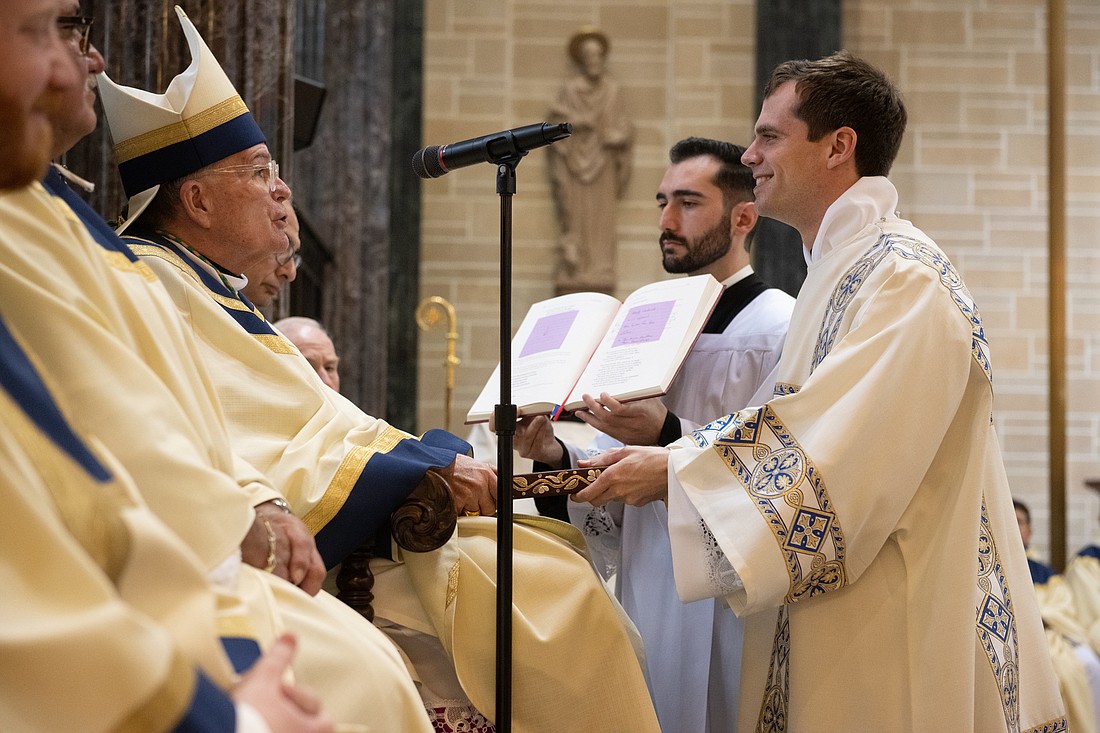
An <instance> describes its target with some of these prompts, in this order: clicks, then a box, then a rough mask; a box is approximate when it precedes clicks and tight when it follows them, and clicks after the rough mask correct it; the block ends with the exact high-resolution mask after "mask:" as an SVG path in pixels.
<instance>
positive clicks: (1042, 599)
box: [1012, 499, 1100, 733]
mask: <svg viewBox="0 0 1100 733" xmlns="http://www.w3.org/2000/svg"><path fill="white" fill-rule="evenodd" d="M1012 506H1013V507H1014V508H1015V510H1016V522H1017V523H1018V524H1019V526H1020V539H1021V540H1023V543H1024V550H1026V551H1027V553H1028V555H1027V565H1028V569H1030V570H1031V580H1032V582H1033V583H1035V596H1036V598H1037V599H1038V601H1039V613H1040V615H1041V616H1042V617H1043V626H1044V627H1045V628H1046V633H1047V644H1048V646H1049V647H1050V660H1051V662H1052V663H1053V664H1054V673H1055V674H1056V675H1057V676H1058V690H1059V692H1061V693H1062V701H1063V702H1065V704H1066V718H1067V719H1068V721H1069V730H1071V731H1076V732H1077V733H1096V731H1097V730H1100V658H1097V656H1096V653H1095V652H1094V651H1093V650H1092V647H1090V646H1089V644H1088V635H1087V634H1086V633H1085V630H1084V629H1083V628H1082V627H1081V624H1080V621H1079V620H1078V618H1077V612H1076V610H1075V608H1074V604H1073V592H1072V591H1071V590H1070V589H1069V587H1068V586H1067V585H1066V583H1065V580H1064V578H1062V576H1060V575H1058V574H1057V573H1055V572H1054V568H1052V567H1050V566H1049V565H1047V564H1046V563H1043V562H1040V561H1039V560H1036V559H1035V558H1034V557H1032V556H1031V550H1030V548H1031V534H1032V527H1031V509H1029V508H1028V506H1027V504H1025V503H1024V502H1022V501H1020V500H1018V499H1013V500H1012Z"/></svg>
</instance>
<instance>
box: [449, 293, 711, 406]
mask: <svg viewBox="0 0 1100 733" xmlns="http://www.w3.org/2000/svg"><path fill="white" fill-rule="evenodd" d="M721 295H722V285H721V283H719V282H718V281H717V280H715V279H714V278H713V277H711V276H710V275H696V276H694V277H687V278H679V279H674V280H661V281H658V282H655V283H650V284H649V285H646V286H644V287H641V288H638V289H637V290H635V291H634V292H633V293H631V294H630V296H629V297H628V298H627V299H626V300H624V301H623V302H621V303H620V302H619V301H618V300H616V299H615V298H613V297H611V296H610V295H604V294H602V293H571V294H569V295H561V296H558V297H557V298H551V299H550V300H543V301H540V302H538V303H535V304H534V305H533V306H531V310H529V311H528V312H527V315H526V316H525V317H524V319H523V323H521V324H520V326H519V330H518V331H516V335H515V337H513V339H512V402H513V403H514V404H515V405H517V406H518V407H519V414H520V415H540V414H556V413H559V412H573V411H574V410H578V409H583V408H584V407H585V404H584V400H583V399H581V395H584V394H589V395H592V396H593V397H597V398H598V397H599V395H600V394H601V393H603V392H607V393H608V394H610V395H611V396H612V397H614V398H615V399H617V400H622V401H628V400H638V399H643V398H646V397H659V396H661V395H663V394H664V393H665V392H667V391H668V387H669V385H670V384H671V383H672V380H673V379H675V377H676V373H677V372H678V371H679V370H680V365H681V364H683V362H684V359H686V358H687V355H688V352H689V351H690V350H691V347H692V344H694V343H695V339H696V338H697V337H698V336H699V332H700V331H702V330H703V326H704V324H705V323H706V321H707V318H708V317H709V316H710V312H711V311H712V310H713V309H714V306H715V304H716V303H717V302H718V298H719V297H721ZM498 402H500V365H499V364H498V365H497V368H496V370H495V371H494V372H493V375H492V376H491V377H490V378H489V381H488V383H487V384H486V385H485V388H484V389H483V390H481V394H480V395H478V398H477V400H476V401H475V402H474V404H473V407H471V408H470V411H469V412H468V413H467V415H466V422H467V423H478V422H486V421H487V420H488V419H489V417H490V416H491V415H492V413H493V407H494V406H495V405H496V404H497V403H498Z"/></svg>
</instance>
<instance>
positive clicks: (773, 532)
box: [669, 178, 1065, 731]
mask: <svg viewBox="0 0 1100 733" xmlns="http://www.w3.org/2000/svg"><path fill="white" fill-rule="evenodd" d="M896 204H897V192H896V191H895V190H894V187H893V186H892V185H891V184H890V183H889V181H887V180H886V179H885V178H863V179H861V180H860V181H859V182H857V183H856V184H855V185H854V186H853V187H852V188H851V189H849V191H848V192H846V193H845V194H844V196H842V197H841V198H840V199H838V200H837V201H836V202H834V204H833V206H832V207H831V208H830V209H829V211H828V212H827V213H826V216H825V218H824V220H823V222H822V226H821V230H820V233H819V235H818V238H817V240H816V241H815V242H814V244H813V246H812V248H811V250H810V252H811V253H812V255H811V256H809V257H808V259H809V260H810V261H809V268H808V274H807V279H806V282H805V284H804V285H803V287H802V290H801V292H800V294H799V298H798V301H797V303H796V305H795V312H794V315H793V317H792V320H791V328H790V332H789V334H788V337H787V342H786V344H785V346H784V352H783V357H782V359H781V361H780V365H779V371H778V381H777V383H776V385H775V390H774V394H775V397H774V398H773V399H772V400H771V401H769V402H767V403H766V404H764V405H762V406H759V407H752V408H747V409H745V410H742V411H740V412H738V413H734V414H731V415H728V416H726V417H724V418H721V419H719V420H716V421H715V422H713V423H711V424H710V425H708V426H706V427H704V428H702V429H700V430H698V431H696V432H695V433H693V434H692V435H691V436H688V437H685V438H683V439H682V440H680V441H678V442H677V443H676V444H674V445H673V447H672V452H671V455H670V463H669V473H670V481H669V512H670V533H671V537H672V550H673V558H674V564H675V576H676V584H677V589H678V591H679V594H680V596H681V597H682V598H683V599H684V600H685V601H691V600H695V599H698V598H705V597H713V596H722V597H724V598H725V599H726V601H727V603H729V605H730V607H731V608H733V610H734V611H735V612H736V613H737V614H738V615H739V616H740V617H742V618H743V619H744V620H745V641H744V652H743V653H744V664H743V666H742V679H741V704H740V711H739V725H738V730H740V731H805V730H863V729H876V730H889V731H918V730H922V731H923V730H952V731H956V730H959V731H961V730H969V731H1031V730H1043V731H1059V730H1065V719H1064V712H1063V709H1062V704H1061V702H1060V700H1059V698H1058V691H1057V687H1056V682H1055V679H1054V676H1053V673H1052V670H1051V665H1050V659H1049V656H1048V654H1047V652H1046V644H1045V639H1044V637H1043V630H1042V625H1041V622H1040V619H1039V614H1038V609H1037V606H1036V602H1035V596H1034V591H1033V590H1032V586H1031V580H1030V576H1029V574H1028V570H1027V564H1026V559H1025V557H1024V551H1023V546H1022V544H1021V541H1020V537H1019V532H1018V530H1017V526H1016V520H1015V515H1014V511H1013V508H1012V504H1011V497H1010V496H1009V489H1008V482H1007V479H1006V476H1005V473H1004V467H1003V464H1002V461H1001V456H1000V450H999V447H998V443H997V437H996V435H995V433H994V430H993V425H992V420H991V417H992V414H991V410H992V397H993V394H992V372H991V367H990V362H989V350H988V343H987V341H986V335H985V331H984V329H983V326H982V322H981V318H980V316H979V314H978V311H977V308H976V307H975V305H974V301H973V299H972V298H971V296H970V293H969V292H968V291H967V289H966V287H965V285H964V284H963V283H962V281H961V279H960V278H959V276H958V274H957V273H956V271H955V269H954V267H953V266H952V265H951V263H950V262H949V261H948V259H947V257H946V256H945V255H944V254H943V253H942V252H941V251H940V250H939V248H938V247H936V245H935V244H934V243H932V241H931V240H930V239H929V238H928V237H927V236H926V235H925V234H924V233H923V232H921V231H920V230H918V229H916V228H915V227H913V226H912V225H911V224H910V223H909V222H906V221H903V220H901V219H898V218H896V217H895V215H894V213H893V212H894V208H895V207H896Z"/></svg>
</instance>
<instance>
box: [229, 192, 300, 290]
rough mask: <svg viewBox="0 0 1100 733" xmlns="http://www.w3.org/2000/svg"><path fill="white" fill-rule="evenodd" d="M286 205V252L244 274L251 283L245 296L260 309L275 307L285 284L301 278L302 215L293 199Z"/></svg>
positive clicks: (264, 260) (246, 270) (252, 266)
mask: <svg viewBox="0 0 1100 733" xmlns="http://www.w3.org/2000/svg"><path fill="white" fill-rule="evenodd" d="M283 206H284V207H286V238H287V241H288V243H287V247H286V249H285V250H284V251H282V252H276V253H275V254H274V255H272V256H271V257H269V258H262V259H260V260H258V261H256V262H255V263H253V264H252V265H251V266H249V267H248V268H246V269H245V270H244V271H243V273H242V274H243V275H244V277H245V279H246V280H247V281H248V282H247V283H246V284H245V285H244V287H242V288H241V293H243V294H244V296H245V297H246V298H248V299H249V300H250V301H252V304H253V305H255V306H256V307H257V308H266V307H268V306H269V305H271V303H272V301H274V300H275V296H277V295H278V294H279V292H280V291H281V290H282V289H283V285H285V284H287V283H292V282H294V278H296V277H297V276H298V266H299V265H301V264H302V255H301V254H300V251H301V249H302V238H301V236H300V235H299V231H298V230H299V226H300V225H299V223H298V213H297V212H296V211H294V205H293V204H291V203H290V199H287V200H286V201H284V202H283Z"/></svg>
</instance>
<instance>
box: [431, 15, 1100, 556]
mask: <svg viewBox="0 0 1100 733" xmlns="http://www.w3.org/2000/svg"><path fill="white" fill-rule="evenodd" d="M754 5H755V3H754V0H725V1H719V0H711V1H710V2H704V1H699V2H691V1H684V0H618V1H617V2H616V1H610V2H609V1H605V0H558V1H557V2H554V3H548V2H534V1H532V0H459V1H458V2H452V1H451V0H428V1H427V18H426V38H425V75H426V79H425V123H424V140H425V141H426V142H430V143H435V144H441V143H445V142H451V141H455V140H461V139H465V138H468V137H472V136H474V135H478V134H483V133H487V132H492V131H495V130H499V129H505V128H508V127H512V126H516V125H520V124H526V123H528V122H535V121H540V120H542V119H543V118H544V116H545V113H546V109H547V107H548V105H549V103H550V101H551V100H552V99H553V98H554V95H555V94H556V92H557V89H558V87H559V85H560V84H561V82H562V81H563V80H564V79H565V78H567V76H569V75H570V73H571V68H570V64H569V60H568V56H567V54H566V51H565V44H566V42H567V40H568V38H569V36H570V35H571V34H572V32H573V31H574V30H576V28H577V27H579V26H580V25H582V24H593V25H596V26H598V27H600V28H601V29H603V30H604V31H605V32H606V33H607V34H608V35H609V36H610V37H611V41H612V49H611V54H610V63H609V69H610V73H611V74H613V75H614V76H615V77H616V78H617V79H618V80H619V82H620V83H621V85H622V87H623V89H624V92H625V100H626V106H627V110H628V114H629V115H630V117H631V118H632V120H633V121H634V124H635V126H636V128H637V139H636V143H635V165H634V176H633V179H632V182H631V186H630V189H629V191H628V192H627V195H626V197H625V198H624V200H623V201H621V202H620V204H619V207H618V232H619V258H618V268H619V280H620V291H621V293H620V294H626V293H628V292H630V291H631V290H633V289H634V288H635V287H638V286H639V285H642V284H644V283H646V282H649V281H652V280H655V279H658V278H660V277H663V276H664V275H663V272H662V271H661V269H660V264H659V262H658V257H657V246H656V231H655V219H656V207H655V204H654V200H653V193H654V190H655V187H656V185H657V183H658V181H659V180H660V176H661V173H662V172H663V170H664V167H665V161H666V151H667V149H668V147H669V146H670V145H671V144H672V143H673V142H675V141H676V140H678V139H680V138H681V137H684V136H686V135H690V134H698V135H708V136H714V137H724V138H726V139H730V140H733V141H735V142H745V141H747V140H748V139H749V135H750V134H751V129H752V123H753V120H754V118H755V112H756V110H755V109H753V95H752V86H753V82H752V75H753V63H754V61H753V59H754V44H755V40H754V39H755V31H754V23H755V13H754ZM843 20H844V39H845V45H846V46H847V47H848V48H849V49H851V50H853V51H855V52H857V53H859V54H861V55H864V56H866V57H868V58H869V59H871V60H872V61H874V62H875V63H878V64H880V65H881V66H882V67H884V68H885V69H886V70H887V71H888V73H890V74H891V76H892V77H893V78H894V79H895V80H896V82H897V83H898V85H899V87H900V88H901V89H902V92H903V94H904V95H905V98H906V100H907V103H908V106H909V110H910V126H909V130H908V132H907V134H906V138H905V141H904V143H903V148H902V153H901V156H900V158H899V161H898V164H897V165H896V166H895V169H894V171H893V175H892V178H893V179H894V181H895V183H896V184H897V186H898V188H899V190H900V193H901V201H902V207H903V211H902V214H903V215H904V216H906V217H907V218H911V219H913V220H914V221H915V222H916V223H917V224H918V225H919V226H921V227H922V228H923V229H925V231H927V232H928V233H929V234H930V235H931V236H933V237H934V238H935V239H936V240H937V241H938V242H939V243H940V244H941V245H942V246H943V248H944V249H945V250H946V251H947V253H948V255H949V256H950V257H951V258H952V260H953V261H954V262H955V264H956V266H957V267H958V269H959V270H960V272H961V273H962V274H963V277H964V278H965V279H966V281H967V283H968V284H969V286H970V288H971V290H972V291H973V293H974V296H975V297H976V299H977V301H978V304H979V306H980V307H981V309H982V314H983V316H984V318H985V322H986V326H987V329H988V332H989V337H990V340H991V342H992V348H993V359H994V361H993V364H994V382H995V389H996V394H997V402H996V425H997V429H998V431H999V433H1000V436H1001V442H1002V446H1003V448H1004V450H1005V459H1006V466H1007V469H1008V472H1009V477H1010V480H1011V482H1012V486H1013V491H1014V492H1015V493H1016V494H1017V495H1018V496H1019V497H1020V498H1022V499H1024V500H1025V501H1027V502H1028V503H1029V504H1031V506H1032V510H1033V515H1034V519H1035V521H1036V529H1037V536H1036V538H1035V542H1034V544H1035V548H1036V550H1037V551H1038V553H1039V554H1040V555H1041V556H1045V555H1046V554H1047V551H1048V547H1047V542H1048V537H1047V533H1046V530H1045V525H1046V521H1047V500H1046V491H1047V470H1048V466H1047V414H1046V395H1047V386H1046V369H1047V354H1046V348H1047V336H1046V334H1047V327H1046V317H1047V316H1046V313H1047V305H1046V303H1047V301H1046V298H1047V287H1048V279H1047V267H1046V231H1047V226H1046V219H1047V216H1046V200H1047V194H1046V186H1047V180H1046V117H1047V114H1046V60H1045V22H1046V20H1045V2H1043V1H1042V0H1007V1H1006V0H996V1H995V0H888V1H882V0H878V1H873V0H845V2H844V18H843ZM1067 26H1068V31H1067V43H1068V77H1069V81H1068V84H1069V88H1068V90H1067V106H1068V115H1069V119H1068V131H1069V142H1068V158H1069V164H1070V169H1069V175H1068V181H1067V183H1068V202H1069V237H1068V239H1069V242H1068V288H1067V296H1066V297H1067V307H1068V350H1069V354H1068V378H1069V381H1068V405H1069V410H1068V414H1067V416H1066V420H1067V430H1068V451H1069V457H1068V486H1069V498H1068V507H1069V528H1068V531H1069V549H1070V551H1071V552H1073V551H1075V550H1076V549H1077V548H1078V547H1079V546H1081V545H1082V544H1084V543H1085V542H1086V541H1090V540H1097V539H1100V527H1098V524H1097V516H1098V514H1100V497H1097V496H1095V495H1093V494H1092V493H1090V492H1087V491H1086V490H1085V489H1084V488H1083V485H1082V482H1083V480H1084V479H1085V478H1087V477H1092V478H1095V477H1100V250H1098V249H1097V246H1096V244H1097V242H1096V240H1097V237H1098V235H1097V231H1098V230H1100V5H1098V4H1097V3H1096V2H1095V0H1069V2H1068V19H1067ZM423 202H424V203H423V212H424V213H423V265H422V272H421V277H422V280H421V288H422V293H421V294H422V295H442V296H444V297H445V298H447V299H448V300H450V301H451V302H452V303H454V304H455V306H456V309H457V311H458V318H459V356H460V358H461V359H462V362H463V363H462V365H461V366H460V367H459V371H458V381H457V388H456V397H455V410H454V414H453V415H452V421H453V422H452V426H454V425H460V424H461V420H462V417H463V415H464V414H465V411H466V408H467V406H468V405H469V403H470V402H471V401H472V400H473V398H474V397H475V396H476V394H477V392H478V391H479V390H480V388H481V386H482V384H483V383H484V381H485V379H486V378H487V376H488V374H489V373H490V372H491V371H492V368H493V366H494V365H495V364H496V361H497V354H496V348H497V318H498V315H497V312H498V311H497V296H498V289H497V282H498V275H497V272H498V269H497V262H498V258H497V246H498V245H497V242H498V239H497V233H498V211H499V208H498V207H499V201H498V198H497V196H496V194H495V176H494V169H493V168H492V167H491V166H480V167H476V168H470V169H466V170H463V171H460V172H457V173H452V174H449V175H447V176H445V177H444V178H442V179H439V180H437V181H430V182H425V184H424V185H423ZM514 215H515V232H514V235H515V241H514V259H515V263H514V264H515V270H514V280H513V282H514V285H513V287H514V309H515V315H514V323H513V325H517V324H518V322H519V320H520V318H522V315H523V313H524V312H526V309H527V307H528V306H529V305H530V304H531V303H532V302H535V301H536V300H541V299H543V298H546V297H550V296H552V294H553V293H552V270H553V263H554V236H555V223H554V220H553V207H552V202H551V199H550V193H549V187H548V182H547V176H546V168H545V151H536V152H533V153H532V154H531V155H529V156H528V157H527V158H526V159H525V160H524V161H523V163H522V164H521V165H520V167H519V191H518V194H517V196H516V197H515V200H514ZM443 354H444V346H443V337H442V333H439V332H436V333H427V334H423V335H422V337H421V348H420V356H421V359H420V364H419V369H418V379H419V393H420V405H419V411H418V414H419V420H420V428H421V429H425V428H427V427H430V426H435V425H440V424H442V422H443V369H442V366H441V365H442V360H443ZM458 430H459V431H460V432H461V428H458ZM899 449H900V448H899Z"/></svg>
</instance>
